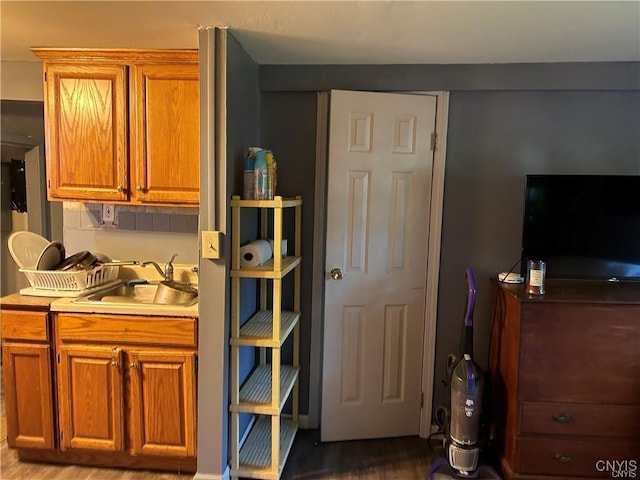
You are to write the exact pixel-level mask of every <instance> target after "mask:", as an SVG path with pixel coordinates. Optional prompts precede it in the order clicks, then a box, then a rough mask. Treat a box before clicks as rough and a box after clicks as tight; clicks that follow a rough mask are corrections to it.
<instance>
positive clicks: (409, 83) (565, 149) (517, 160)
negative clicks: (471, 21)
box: [260, 63, 640, 413]
mask: <svg viewBox="0 0 640 480" xmlns="http://www.w3.org/2000/svg"><path fill="white" fill-rule="evenodd" d="M260 88H261V90H262V110H261V117H262V141H263V142H266V143H269V144H270V145H271V146H273V148H274V150H275V151H276V152H281V153H280V154H279V155H278V153H276V155H277V157H278V168H279V170H280V169H281V170H282V175H283V180H282V188H283V189H285V188H286V189H290V190H291V193H298V192H302V194H303V195H304V198H305V208H307V205H306V204H307V202H308V201H309V200H311V199H313V195H314V184H313V174H314V158H315V136H312V135H310V133H309V131H310V130H311V131H313V132H315V122H316V119H315V109H314V108H312V105H315V92H316V91H322V90H330V89H332V88H338V89H352V90H371V91H376V90H377V91H428V90H444V91H450V92H451V94H450V107H449V108H450V110H449V124H448V142H447V159H446V173H445V198H444V211H443V231H442V251H441V266H440V268H441V270H440V279H439V298H438V318H437V334H436V371H435V385H434V399H433V405H434V408H435V407H437V406H438V405H440V404H444V403H445V402H446V401H447V398H446V388H445V387H444V385H443V384H442V383H441V381H442V380H444V378H445V365H446V356H447V355H448V354H449V353H450V352H457V350H458V347H459V342H460V335H461V324H462V318H463V315H464V306H465V295H466V285H465V280H464V270H465V268H466V267H468V266H469V267H472V268H474V270H475V273H476V279H477V282H478V302H477V304H476V310H475V327H476V334H475V345H476V354H477V355H476V356H477V358H478V361H479V362H480V363H481V364H482V366H486V363H487V359H486V356H487V351H488V342H489V331H488V330H489V317H490V299H489V296H490V284H489V278H490V277H493V276H494V275H495V274H496V273H497V272H499V271H504V270H508V269H509V267H511V265H512V264H513V263H514V262H515V261H516V260H517V259H518V257H519V253H520V241H521V231H522V225H521V223H522V214H523V198H524V197H523V192H524V191H523V187H524V175H525V174H527V173H619V174H640V142H639V141H638V138H639V137H640V65H639V64H638V63H592V64H585V63H576V64H512V65H404V66H390V65H381V66H336V65H328V66H276V65H269V66H261V67H260ZM284 152H286V154H284ZM288 169H290V171H291V173H293V172H296V174H295V176H294V175H293V174H291V177H289V178H284V175H285V172H287V170H288ZM280 175H281V174H280V173H279V177H278V178H279V179H278V185H279V186H280V185H281V181H280ZM312 227H313V222H312V219H309V218H307V217H306V216H305V221H304V222H303V238H305V239H310V238H311V237H312ZM309 263H310V262H306V265H307V269H304V270H303V284H305V285H310V284H311V277H310V275H311V272H310V270H309V268H308V267H309ZM305 306H307V304H306V303H303V312H304V310H305ZM308 328H309V326H308V324H307V322H306V319H305V318H304V317H303V323H302V342H301V356H302V359H303V363H302V371H301V391H300V397H301V412H302V413H306V411H305V407H307V397H308V371H307V370H306V365H307V364H306V363H304V362H306V361H308V358H309V349H310V344H309V332H308Z"/></svg>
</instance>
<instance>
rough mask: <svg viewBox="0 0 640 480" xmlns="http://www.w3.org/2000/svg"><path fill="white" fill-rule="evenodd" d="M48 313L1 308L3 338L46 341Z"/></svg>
mask: <svg viewBox="0 0 640 480" xmlns="http://www.w3.org/2000/svg"><path fill="white" fill-rule="evenodd" d="M47 320H48V314H47V313H44V312H20V311H8V310H2V339H3V340H33V341H41V342H48V341H49V329H48V322H47Z"/></svg>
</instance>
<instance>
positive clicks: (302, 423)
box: [298, 415, 318, 430]
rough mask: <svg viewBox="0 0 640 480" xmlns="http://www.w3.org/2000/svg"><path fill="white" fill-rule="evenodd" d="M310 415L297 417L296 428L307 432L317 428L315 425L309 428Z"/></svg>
mask: <svg viewBox="0 0 640 480" xmlns="http://www.w3.org/2000/svg"><path fill="white" fill-rule="evenodd" d="M309 417H310V415H298V428H299V429H300V430H309V429H313V428H318V426H317V425H315V426H314V425H311V426H310V423H309V422H310V421H311V420H310V418H309Z"/></svg>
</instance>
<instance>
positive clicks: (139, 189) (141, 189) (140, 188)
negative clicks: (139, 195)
mask: <svg viewBox="0 0 640 480" xmlns="http://www.w3.org/2000/svg"><path fill="white" fill-rule="evenodd" d="M136 190H137V191H138V192H142V191H143V190H144V188H142V185H138V186H137V187H136Z"/></svg>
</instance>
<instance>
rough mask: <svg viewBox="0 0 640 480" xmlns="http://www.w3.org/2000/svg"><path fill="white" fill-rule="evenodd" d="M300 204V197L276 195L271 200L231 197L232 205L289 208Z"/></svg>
mask: <svg viewBox="0 0 640 480" xmlns="http://www.w3.org/2000/svg"><path fill="white" fill-rule="evenodd" d="M300 205H302V197H299V198H284V197H280V196H276V197H274V198H273V200H242V199H241V198H240V197H237V196H234V197H232V198H231V206H232V207H242V208H289V207H297V206H300Z"/></svg>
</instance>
